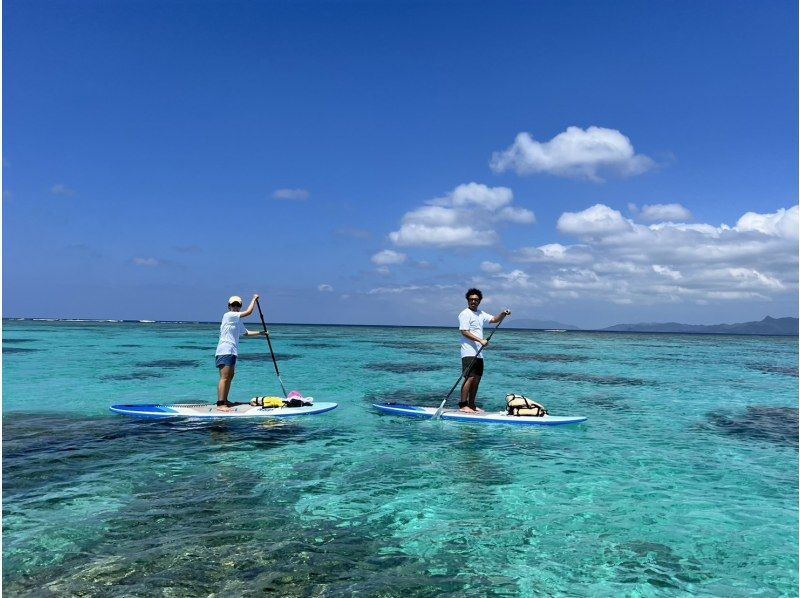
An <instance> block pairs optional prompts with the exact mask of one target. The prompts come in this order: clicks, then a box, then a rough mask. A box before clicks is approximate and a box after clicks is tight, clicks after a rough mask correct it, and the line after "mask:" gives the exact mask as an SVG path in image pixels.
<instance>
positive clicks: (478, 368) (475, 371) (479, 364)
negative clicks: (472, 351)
mask: <svg viewBox="0 0 800 598" xmlns="http://www.w3.org/2000/svg"><path fill="white" fill-rule="evenodd" d="M473 359H475V358H474V357H462V358H461V371H462V372H463V373H464V377H465V378H468V377H470V376H483V359H481V358H480V357H479V358H478V359H475V364H474V365H473V366H472V369H470V371H469V373H467V368H468V367H469V365H470V364H471V363H472V360H473Z"/></svg>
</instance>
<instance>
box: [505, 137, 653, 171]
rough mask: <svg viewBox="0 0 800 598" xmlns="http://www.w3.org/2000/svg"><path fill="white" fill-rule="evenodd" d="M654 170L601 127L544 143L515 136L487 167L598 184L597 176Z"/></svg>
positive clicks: (649, 162)
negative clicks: (588, 180)
mask: <svg viewBox="0 0 800 598" xmlns="http://www.w3.org/2000/svg"><path fill="white" fill-rule="evenodd" d="M654 166H655V163H654V162H653V160H651V159H650V158H648V157H647V156H643V155H641V154H637V153H636V152H635V151H634V149H633V145H632V144H631V142H630V139H628V138H627V137H626V136H625V135H623V134H622V133H620V132H619V131H617V130H615V129H606V128H603V127H589V128H588V129H586V130H583V129H581V128H580V127H568V128H567V130H566V131H564V132H563V133H559V134H558V135H556V136H555V137H554V138H553V139H551V140H550V141H547V142H539V141H536V140H535V139H533V137H532V136H531V135H530V134H529V133H524V132H523V133H519V134H518V135H517V137H516V139H515V140H514V143H513V144H512V145H511V147H509V148H508V149H506V150H504V151H501V152H494V154H492V159H491V161H490V167H491V168H492V170H494V171H495V172H506V171H507V170H513V171H515V172H516V173H517V174H519V175H526V174H536V173H545V174H552V175H555V176H563V177H573V178H586V179H590V180H594V181H602V178H601V177H600V173H606V172H608V173H611V174H617V175H620V176H631V175H636V174H641V173H643V172H646V171H647V170H650V169H651V168H653V167H654Z"/></svg>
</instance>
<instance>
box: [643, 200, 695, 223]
mask: <svg viewBox="0 0 800 598" xmlns="http://www.w3.org/2000/svg"><path fill="white" fill-rule="evenodd" d="M639 218H641V219H642V220H645V221H647V222H656V221H660V222H663V221H665V220H667V221H672V222H677V221H684V222H685V221H687V220H691V219H692V213H691V212H690V211H689V210H687V209H686V208H684V207H683V206H682V205H681V204H678V203H667V204H660V203H657V204H653V205H648V206H642V212H641V214H640V215H639Z"/></svg>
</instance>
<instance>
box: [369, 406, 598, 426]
mask: <svg viewBox="0 0 800 598" xmlns="http://www.w3.org/2000/svg"><path fill="white" fill-rule="evenodd" d="M372 406H373V407H375V409H377V410H378V411H381V412H383V413H391V414H392V415H405V416H408V417H421V418H424V419H431V418H432V417H433V414H434V413H436V407H416V406H414V405H399V404H395V403H374V404H373V405H372ZM442 419H444V420H448V421H459V422H471V423H477V424H514V425H518V426H563V425H566V424H579V423H581V422H584V421H586V418H585V417H583V416H579V415H576V416H564V415H545V416H543V417H518V416H516V415H508V414H507V413H505V412H494V413H490V412H488V411H485V412H483V413H464V412H463V411H459V410H458V409H445V410H444V411H442Z"/></svg>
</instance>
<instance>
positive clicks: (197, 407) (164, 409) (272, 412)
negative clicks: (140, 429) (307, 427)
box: [110, 403, 338, 418]
mask: <svg viewBox="0 0 800 598" xmlns="http://www.w3.org/2000/svg"><path fill="white" fill-rule="evenodd" d="M337 406H338V403H314V404H313V405H308V406H306V407H273V408H269V409H264V408H262V407H253V406H251V405H248V404H244V405H237V406H235V407H232V408H231V410H230V411H219V410H217V406H216V405H215V404H214V403H178V404H175V405H112V406H111V407H110V409H111V411H113V412H114V413H121V414H122V415H132V416H134V417H151V418H153V417H156V418H164V417H203V418H230V417H233V418H261V417H268V418H273V417H295V416H298V415H318V414H320V413H325V412H326V411H331V410H332V409H336V407H337Z"/></svg>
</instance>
